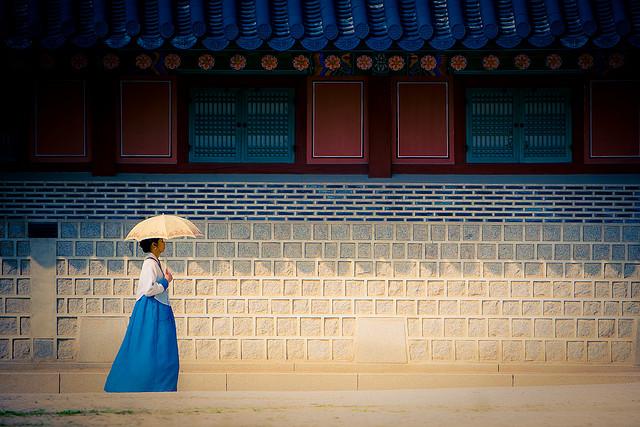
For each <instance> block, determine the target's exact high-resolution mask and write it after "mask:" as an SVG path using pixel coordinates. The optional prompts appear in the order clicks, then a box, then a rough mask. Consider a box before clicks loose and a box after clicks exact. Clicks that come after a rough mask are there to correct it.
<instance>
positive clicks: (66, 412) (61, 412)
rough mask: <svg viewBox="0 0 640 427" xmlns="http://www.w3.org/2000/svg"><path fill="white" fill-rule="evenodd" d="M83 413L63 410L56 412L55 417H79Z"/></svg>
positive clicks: (76, 410) (75, 410)
mask: <svg viewBox="0 0 640 427" xmlns="http://www.w3.org/2000/svg"><path fill="white" fill-rule="evenodd" d="M84 412H85V411H80V410H78V409H65V410H64V411H58V412H56V415H59V416H65V415H80V414H83V413H84Z"/></svg>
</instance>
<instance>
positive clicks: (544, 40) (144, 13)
mask: <svg viewBox="0 0 640 427" xmlns="http://www.w3.org/2000/svg"><path fill="white" fill-rule="evenodd" d="M3 13H4V15H2V14H3ZM0 15H1V16H0V22H1V23H2V26H3V27H5V28H3V29H2V30H1V31H0V40H2V42H3V43H4V44H5V45H6V46H8V47H10V48H16V49H24V48H29V47H36V46H40V47H44V48H52V49H53V48H59V47H63V46H77V47H80V48H88V47H91V46H96V45H98V46H100V45H104V46H108V47H111V48H123V47H126V46H129V45H130V44H132V43H133V44H138V45H139V46H141V47H142V48H144V49H157V48H159V47H161V46H174V47H176V48H178V49H189V48H192V47H198V46H200V47H205V48H207V49H210V50H214V51H217V50H222V49H225V48H226V47H228V46H229V45H230V43H234V44H235V45H236V46H240V47H242V48H245V49H257V48H260V47H264V46H267V45H268V46H269V47H270V48H272V49H275V50H278V51H284V50H288V49H291V48H294V47H295V46H296V43H299V46H302V47H303V48H305V49H308V50H312V51H318V50H321V49H325V48H330V49H333V48H337V49H340V50H351V49H355V48H356V47H358V46H360V47H362V46H367V47H369V48H370V49H373V50H386V49H389V48H392V47H393V46H394V43H395V45H396V46H397V47H399V48H400V49H403V50H407V51H415V50H419V49H421V48H423V47H424V46H425V43H426V44H427V45H429V46H431V47H432V48H435V49H450V48H452V47H454V46H455V45H456V43H460V45H461V46H465V47H467V48H472V49H480V48H482V47H484V46H486V45H487V44H488V43H495V44H497V45H498V46H500V47H503V48H513V47H516V46H525V47H526V46H527V45H528V46H535V47H545V46H549V45H551V44H552V43H554V42H556V41H557V42H559V43H560V44H561V45H563V46H565V47H568V48H580V47H583V46H586V45H589V44H591V45H593V46H596V47H602V48H610V47H613V46H616V45H618V44H621V43H627V44H630V45H632V46H635V47H640V0H627V1H625V0H430V1H424V0H175V1H172V0H142V1H138V0H112V1H106V0H13V1H11V2H5V6H4V8H2V9H0Z"/></svg>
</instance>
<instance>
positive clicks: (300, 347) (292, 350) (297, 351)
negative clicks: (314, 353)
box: [287, 339, 306, 360]
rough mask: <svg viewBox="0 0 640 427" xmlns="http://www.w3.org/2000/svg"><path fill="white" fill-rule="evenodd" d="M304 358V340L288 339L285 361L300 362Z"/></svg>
mask: <svg viewBox="0 0 640 427" xmlns="http://www.w3.org/2000/svg"><path fill="white" fill-rule="evenodd" d="M305 357H306V352H305V340H300V339H290V340H287V359H288V360H302V359H304V358H305Z"/></svg>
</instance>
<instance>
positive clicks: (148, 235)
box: [125, 214, 203, 242]
mask: <svg viewBox="0 0 640 427" xmlns="http://www.w3.org/2000/svg"><path fill="white" fill-rule="evenodd" d="M202 236H203V234H202V233H201V232H200V230H198V227H196V226H195V224H193V223H192V222H191V221H189V220H188V219H185V218H182V217H179V216H177V215H164V214H162V215H158V216H153V217H151V218H147V219H145V220H144V221H140V222H139V223H138V224H136V226H135V227H133V228H132V229H131V231H130V232H129V234H127V237H126V238H125V240H136V241H138V242H139V241H140V240H144V239H173V238H176V237H202Z"/></svg>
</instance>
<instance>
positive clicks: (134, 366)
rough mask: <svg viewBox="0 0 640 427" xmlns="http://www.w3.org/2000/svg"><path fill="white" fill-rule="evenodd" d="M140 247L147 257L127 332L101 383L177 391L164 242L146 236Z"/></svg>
mask: <svg viewBox="0 0 640 427" xmlns="http://www.w3.org/2000/svg"><path fill="white" fill-rule="evenodd" d="M140 247H141V248H142V250H143V251H144V252H146V255H147V257H146V259H145V260H144V263H143V264H142V269H141V271H140V281H139V282H138V293H137V299H136V304H135V306H134V308H133V312H132V313H131V317H130V318H129V325H128V326H127V332H126V334H125V336H124V340H123V341H122V345H121V346H120V350H119V351H118V355H117V356H116V359H115V360H114V361H113V365H112V366H111V371H110V372H109V376H108V377H107V382H106V383H105V385H104V390H105V391H107V392H150V391H176V389H177V385H178V369H179V360H178V341H177V337H176V321H175V318H174V317H173V311H172V310H171V306H170V305H169V295H168V293H167V287H168V286H169V283H170V282H171V281H172V280H173V276H172V275H171V272H170V271H169V270H168V269H165V270H164V271H163V269H162V266H161V264H160V260H159V257H160V254H161V253H162V252H163V251H164V249H165V243H164V240H163V239H145V240H142V241H140Z"/></svg>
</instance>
